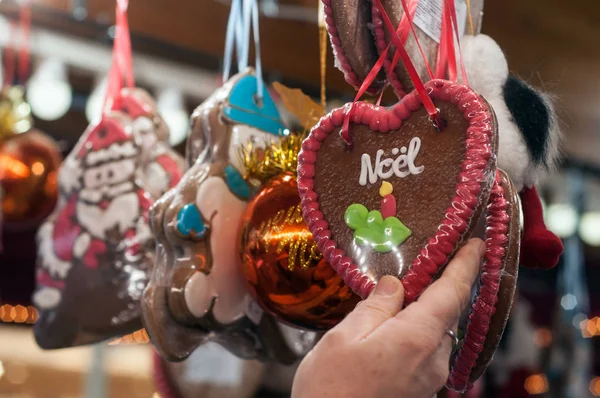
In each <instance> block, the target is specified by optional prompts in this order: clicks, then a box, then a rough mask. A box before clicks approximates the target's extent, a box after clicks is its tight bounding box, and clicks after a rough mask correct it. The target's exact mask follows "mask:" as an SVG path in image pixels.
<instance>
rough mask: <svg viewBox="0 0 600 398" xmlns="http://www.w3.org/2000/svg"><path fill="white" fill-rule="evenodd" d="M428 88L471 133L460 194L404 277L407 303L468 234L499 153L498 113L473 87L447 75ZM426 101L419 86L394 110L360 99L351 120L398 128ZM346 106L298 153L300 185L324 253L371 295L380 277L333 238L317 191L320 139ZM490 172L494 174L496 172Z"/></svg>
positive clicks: (350, 283)
mask: <svg viewBox="0 0 600 398" xmlns="http://www.w3.org/2000/svg"><path fill="white" fill-rule="evenodd" d="M425 87H426V89H427V91H428V92H429V93H430V96H431V97H432V98H433V99H434V100H439V101H449V102H450V103H452V104H455V105H456V106H458V108H459V109H461V110H462V111H463V114H464V117H465V119H466V120H467V121H468V122H469V128H468V129H467V132H466V135H467V139H466V154H465V160H464V161H463V163H462V165H461V172H460V173H459V175H458V176H457V185H456V194H455V195H454V197H453V199H452V201H451V203H449V207H448V208H447V209H446V213H445V215H444V218H443V219H442V221H441V223H440V225H439V227H438V230H437V232H436V233H435V234H434V235H433V236H432V237H431V238H430V239H429V240H428V241H427V243H426V244H425V247H423V249H421V252H420V253H419V255H418V256H417V258H416V259H415V260H414V261H413V263H412V266H411V269H410V270H409V271H408V272H407V273H406V275H405V276H404V277H403V278H402V283H403V285H404V289H405V303H406V304H409V303H410V302H412V301H414V300H416V298H417V297H418V296H419V295H420V294H421V292H423V290H424V289H425V288H426V287H427V286H428V285H429V284H430V283H431V281H432V279H433V277H434V276H435V275H436V274H437V273H438V271H439V270H440V269H441V268H442V267H443V266H444V265H445V264H446V262H447V260H448V257H449V256H450V255H451V254H452V253H453V252H454V251H455V249H456V246H457V245H458V243H460V241H461V239H462V238H463V237H464V233H465V232H466V230H467V227H468V224H469V221H470V220H471V217H472V216H473V212H474V210H475V208H476V207H477V205H478V203H479V195H480V193H481V188H482V184H483V183H484V182H485V180H486V178H487V177H489V176H488V175H486V168H487V167H488V166H489V162H490V160H493V159H492V156H493V155H494V154H493V148H492V145H491V143H492V137H493V134H494V130H493V115H492V111H491V109H490V108H489V106H488V105H487V103H486V102H485V100H484V99H482V98H481V97H480V96H479V95H478V94H476V93H475V92H474V91H472V90H471V89H469V88H468V87H465V86H462V85H459V84H457V83H454V82H449V81H446V80H432V81H430V82H428V83H427V84H426V85H425ZM422 106H423V104H422V102H421V100H420V98H419V96H418V95H417V93H416V92H414V91H413V92H412V93H411V94H409V95H407V96H405V97H404V98H402V100H401V101H400V102H399V103H397V104H396V105H394V106H393V107H391V108H389V109H386V108H383V107H379V106H374V105H372V104H369V103H366V102H357V103H356V104H355V106H354V112H353V116H352V122H353V123H355V124H363V125H367V126H370V128H371V129H372V130H376V131H381V132H387V131H391V130H396V129H398V128H400V126H401V125H402V121H403V120H406V119H408V118H409V117H410V116H411V114H412V113H413V112H414V111H417V110H419V109H420V108H421V107H422ZM347 109H348V108H347V107H343V108H336V109H334V110H333V111H332V112H331V113H329V114H328V115H326V116H324V117H323V118H321V120H320V121H319V123H318V124H317V125H316V126H315V127H313V129H312V130H311V132H310V135H309V136H308V138H307V139H306V140H305V141H304V142H303V143H302V151H301V152H300V154H299V155H298V190H299V193H300V198H301V201H302V202H301V203H302V212H303V216H304V220H305V221H306V223H307V224H308V228H309V229H310V231H311V233H312V234H313V237H314V238H315V241H316V242H317V245H318V247H319V249H320V250H321V252H322V253H323V256H324V258H325V259H327V261H328V262H329V264H331V266H332V267H333V269H334V270H335V271H336V272H337V273H338V274H339V275H340V277H342V279H343V280H344V282H345V283H346V284H347V285H348V286H350V288H351V289H352V290H353V291H354V292H355V293H356V294H358V295H359V296H361V297H362V298H366V297H367V296H368V295H369V294H370V293H371V291H372V290H373V288H374V287H375V282H374V281H372V280H371V279H369V278H368V277H367V276H366V275H364V274H363V273H361V272H360V269H359V268H358V266H357V265H356V264H354V263H353V262H352V259H351V258H350V257H348V256H347V255H346V253H344V251H343V250H341V249H339V248H338V247H337V243H336V242H335V240H333V239H331V231H330V230H329V223H328V222H327V221H326V220H325V219H324V218H323V213H322V212H321V211H320V207H319V202H318V196H317V193H316V192H315V191H314V189H313V179H314V175H315V162H316V160H317V157H318V151H319V148H320V147H321V143H322V142H323V141H324V140H325V139H326V138H327V136H329V134H331V133H332V132H334V131H338V130H339V129H338V128H339V127H341V126H342V124H343V122H344V116H345V114H346V111H347ZM442 134H443V133H442ZM340 139H341V138H340ZM491 177H492V178H493V175H492V176H491Z"/></svg>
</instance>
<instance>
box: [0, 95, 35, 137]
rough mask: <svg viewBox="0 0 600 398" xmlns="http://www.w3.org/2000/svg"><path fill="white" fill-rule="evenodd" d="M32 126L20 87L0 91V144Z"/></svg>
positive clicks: (28, 109) (29, 108) (27, 105)
mask: <svg viewBox="0 0 600 398" xmlns="http://www.w3.org/2000/svg"><path fill="white" fill-rule="evenodd" d="M32 126H33V119H32V117H31V107H30V106H29V104H28V103H27V102H26V101H25V93H24V91H23V87H21V86H7V87H4V88H3V89H2V91H0V142H1V141H4V140H6V139H8V138H10V137H12V136H14V135H16V134H21V133H24V132H26V131H29V130H30V129H31V127H32Z"/></svg>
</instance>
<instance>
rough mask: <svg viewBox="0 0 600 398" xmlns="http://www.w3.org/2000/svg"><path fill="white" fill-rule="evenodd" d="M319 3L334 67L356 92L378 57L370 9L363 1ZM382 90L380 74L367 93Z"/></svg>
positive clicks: (326, 1)
mask: <svg viewBox="0 0 600 398" xmlns="http://www.w3.org/2000/svg"><path fill="white" fill-rule="evenodd" d="M322 1H323V9H324V12H325V24H326V27H327V32H328V33H329V39H330V40H331V47H332V48H333V54H334V56H335V64H336V66H337V67H338V69H339V70H341V71H342V72H343V73H344V78H345V79H346V81H347V82H348V84H350V85H352V86H354V88H356V89H358V88H359V87H360V85H361V84H362V82H363V81H364V80H365V78H366V77H367V75H368V74H369V72H370V71H371V69H372V68H373V65H375V62H377V58H378V56H379V55H378V54H377V48H376V47H375V42H374V38H373V33H372V32H371V27H370V26H369V25H370V23H371V5H370V3H369V2H368V1H364V0H351V1H348V0H322ZM384 86H385V76H384V74H383V72H381V73H379V75H378V76H377V78H376V79H375V81H374V82H373V84H371V88H370V89H368V90H367V93H369V94H377V93H378V92H379V91H380V90H381V89H382V88H383V87H384Z"/></svg>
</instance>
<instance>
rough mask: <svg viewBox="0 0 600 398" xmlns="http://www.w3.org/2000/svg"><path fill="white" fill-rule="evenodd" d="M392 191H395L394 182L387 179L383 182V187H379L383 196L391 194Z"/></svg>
mask: <svg viewBox="0 0 600 398" xmlns="http://www.w3.org/2000/svg"><path fill="white" fill-rule="evenodd" d="M392 192H394V187H393V186H392V184H390V183H389V182H387V181H384V182H382V183H381V188H379V195H381V197H384V196H387V195H390V194H391V193H392Z"/></svg>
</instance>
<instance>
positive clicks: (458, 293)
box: [409, 239, 485, 334]
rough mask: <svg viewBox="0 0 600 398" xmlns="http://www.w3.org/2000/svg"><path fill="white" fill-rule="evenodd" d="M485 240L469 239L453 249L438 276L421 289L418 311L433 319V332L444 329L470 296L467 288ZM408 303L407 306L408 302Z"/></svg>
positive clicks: (476, 267) (474, 272)
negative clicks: (454, 252)
mask: <svg viewBox="0 0 600 398" xmlns="http://www.w3.org/2000/svg"><path fill="white" fill-rule="evenodd" d="M484 254H485V244H484V243H483V242H482V241H481V239H471V240H469V242H468V243H467V244H466V245H465V246H464V247H463V248H462V249H460V250H459V251H458V253H456V255H455V256H454V258H453V259H452V261H450V263H449V264H448V266H447V267H446V269H445V270H444V273H443V274H442V276H441V277H440V278H439V279H438V280H437V281H435V282H434V283H433V284H432V285H431V286H430V287H429V288H428V289H426V290H425V292H423V294H422V295H421V297H420V298H419V300H418V304H419V305H418V307H419V311H421V312H423V313H425V314H429V315H430V316H432V317H433V319H437V320H438V322H436V324H437V329H438V330H437V332H439V333H440V334H442V333H445V332H446V330H447V329H448V328H450V327H451V326H453V325H454V323H455V322H457V321H458V319H459V317H460V314H461V313H462V312H463V311H464V310H465V308H466V307H467V305H468V304H469V302H470V299H471V289H472V287H473V284H474V283H475V279H476V278H477V275H478V274H479V267H480V264H481V259H482V258H483V255H484ZM409 307H410V306H409Z"/></svg>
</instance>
